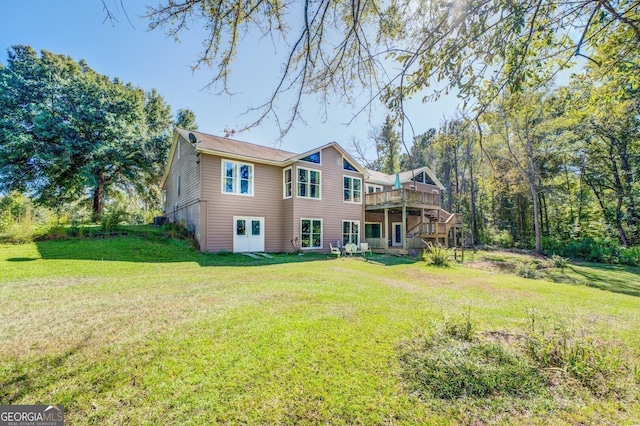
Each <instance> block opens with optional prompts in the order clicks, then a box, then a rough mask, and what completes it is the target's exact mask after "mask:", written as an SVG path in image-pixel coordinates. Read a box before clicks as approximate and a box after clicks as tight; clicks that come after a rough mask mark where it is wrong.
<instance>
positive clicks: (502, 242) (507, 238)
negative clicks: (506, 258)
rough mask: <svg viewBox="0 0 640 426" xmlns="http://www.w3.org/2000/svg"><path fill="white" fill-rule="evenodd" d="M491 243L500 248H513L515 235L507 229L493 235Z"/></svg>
mask: <svg viewBox="0 0 640 426" xmlns="http://www.w3.org/2000/svg"><path fill="white" fill-rule="evenodd" d="M491 243H492V244H494V245H497V246H498V247H500V248H511V247H513V235H511V232H509V231H507V230H503V231H500V232H498V233H496V234H493V235H492V237H491Z"/></svg>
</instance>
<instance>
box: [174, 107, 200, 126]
mask: <svg viewBox="0 0 640 426" xmlns="http://www.w3.org/2000/svg"><path fill="white" fill-rule="evenodd" d="M175 127H180V128H181V129H185V130H198V123H196V114H195V113H194V112H193V111H191V110H190V109H179V110H178V113H177V114H176V122H175Z"/></svg>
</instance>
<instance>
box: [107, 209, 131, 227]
mask: <svg viewBox="0 0 640 426" xmlns="http://www.w3.org/2000/svg"><path fill="white" fill-rule="evenodd" d="M127 216H128V215H127V212H126V211H125V210H122V209H116V210H113V211H112V212H110V213H109V214H107V215H104V216H103V217H102V230H103V231H105V232H112V231H115V230H117V229H118V227H119V226H120V225H121V224H122V223H123V222H125V221H126V220H127Z"/></svg>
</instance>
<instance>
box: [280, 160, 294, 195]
mask: <svg viewBox="0 0 640 426" xmlns="http://www.w3.org/2000/svg"><path fill="white" fill-rule="evenodd" d="M292 185H293V183H292V176H291V167H289V168H288V169H284V170H283V171H282V197H283V198H291V194H292V193H293V188H292Z"/></svg>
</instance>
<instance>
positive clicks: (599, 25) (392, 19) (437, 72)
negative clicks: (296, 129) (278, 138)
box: [147, 0, 640, 134]
mask: <svg viewBox="0 0 640 426" xmlns="http://www.w3.org/2000/svg"><path fill="white" fill-rule="evenodd" d="M147 16H148V18H149V19H150V27H151V28H158V27H161V28H164V29H166V30H167V31H168V33H169V34H170V35H172V36H174V37H179V36H180V34H181V33H182V32H184V31H187V29H188V28H189V26H190V25H192V24H193V25H197V26H200V27H203V28H205V29H206V30H207V35H206V38H205V39H204V40H203V46H204V48H203V50H202V52H201V55H200V56H199V57H198V58H197V61H196V65H195V66H194V68H200V67H202V66H210V67H213V68H214V69H215V72H214V75H213V77H212V80H211V84H212V85H219V86H218V87H220V89H221V90H222V91H229V84H230V80H229V75H230V73H231V70H232V68H233V63H234V62H233V61H234V58H235V57H236V54H237V53H238V51H239V50H240V49H241V43H242V40H243V39H244V38H245V36H246V35H249V36H253V37H256V36H263V37H264V36H268V37H271V38H272V39H273V40H274V41H275V45H276V46H279V51H278V53H279V55H280V60H281V61H282V64H283V71H282V74H281V79H280V81H279V82H275V89H274V91H273V93H272V96H271V97H270V98H269V99H267V100H266V102H265V103H264V104H263V105H262V106H261V107H259V108H258V110H259V115H258V118H257V119H256V121H255V122H254V123H253V124H254V125H255V124H257V123H259V122H260V121H261V120H262V119H264V118H265V117H267V116H268V115H269V114H272V115H274V116H275V117H276V120H277V121H278V123H279V124H280V126H281V130H282V132H283V134H284V133H286V132H287V131H288V130H289V129H290V128H291V126H292V125H293V122H294V121H295V120H296V119H298V118H299V117H300V114H301V109H300V100H301V97H302V96H303V95H305V94H309V93H315V94H318V95H320V96H321V98H322V99H324V100H325V101H328V100H329V99H331V98H334V97H337V98H339V99H341V100H343V101H347V102H357V99H363V98H364V99H367V101H365V105H364V106H363V105H359V107H366V103H368V102H371V101H372V100H374V99H377V98H380V99H382V100H384V101H385V102H386V103H387V105H388V107H389V108H390V109H392V110H395V111H396V112H397V113H398V114H402V112H403V110H402V103H403V101H404V99H406V98H407V97H409V96H413V95H416V94H421V95H422V94H424V98H425V99H434V98H438V97H439V96H441V95H442V94H446V93H449V92H451V91H455V92H457V93H459V96H460V97H461V98H463V99H464V100H465V101H473V102H475V105H476V108H477V109H478V110H479V111H482V110H484V109H485V108H486V107H488V105H490V104H491V102H492V101H493V100H494V99H495V98H496V96H497V95H498V94H499V93H501V92H502V91H503V90H504V89H508V90H509V91H510V92H515V91H518V90H519V89H520V87H521V86H522V84H523V83H525V82H528V83H532V82H535V81H536V80H546V79H548V78H551V77H552V76H553V75H555V74H556V73H557V72H558V71H559V70H560V69H563V68H564V67H566V66H568V65H569V64H570V62H571V59H572V58H574V57H576V56H584V57H587V58H589V60H590V61H591V62H592V63H594V64H598V65H603V62H602V61H601V60H599V59H597V58H595V57H593V56H594V53H595V50H596V47H597V46H600V45H603V44H607V45H609V49H608V51H607V52H606V53H605V55H606V56H607V61H606V62H607V64H614V63H621V62H624V61H625V60H626V59H627V58H628V56H629V55H634V54H635V52H637V51H638V50H639V47H640V2H639V1H637V0H616V1H609V0H577V1H575V0H552V1H542V0H527V1H512V0H455V1H451V0H417V1H415V0H412V1H408V0H390V1H385V2H382V1H380V0H358V1H356V0H350V1H347V0H327V1H320V2H313V1H310V0H305V1H304V2H302V3H299V2H280V1H276V0H238V1H236V0H234V1H230V0H185V1H182V2H175V1H173V0H165V1H162V2H161V3H160V4H159V5H158V6H156V7H152V8H149V10H148V15H147ZM425 89H430V90H428V91H427V92H425V91H424V90H425ZM287 91H292V92H294V93H295V95H296V96H295V99H296V101H294V103H293V105H292V108H291V111H290V114H289V115H288V116H287V117H285V118H284V119H280V118H279V117H278V115H277V111H276V110H274V104H275V102H276V101H277V100H278V98H279V95H280V94H282V93H283V92H287ZM363 92H364V94H366V96H362V95H363Z"/></svg>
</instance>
